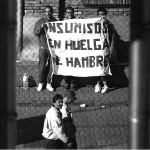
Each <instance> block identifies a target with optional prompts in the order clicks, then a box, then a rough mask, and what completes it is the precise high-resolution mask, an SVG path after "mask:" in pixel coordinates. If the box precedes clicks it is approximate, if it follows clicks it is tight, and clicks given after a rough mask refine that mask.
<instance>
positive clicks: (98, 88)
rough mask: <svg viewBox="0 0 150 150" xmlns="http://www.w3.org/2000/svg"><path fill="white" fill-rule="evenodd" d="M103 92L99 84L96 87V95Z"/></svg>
mask: <svg viewBox="0 0 150 150" xmlns="http://www.w3.org/2000/svg"><path fill="white" fill-rule="evenodd" d="M100 91H101V86H100V85H99V84H96V85H95V93H98V92H100Z"/></svg>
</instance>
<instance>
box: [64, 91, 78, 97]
mask: <svg viewBox="0 0 150 150" xmlns="http://www.w3.org/2000/svg"><path fill="white" fill-rule="evenodd" d="M64 97H70V98H71V97H74V98H75V97H76V94H75V92H74V91H73V90H67V91H66V92H65V93H64Z"/></svg>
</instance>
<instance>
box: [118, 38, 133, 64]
mask: <svg viewBox="0 0 150 150" xmlns="http://www.w3.org/2000/svg"><path fill="white" fill-rule="evenodd" d="M129 46H130V42H129V41H127V42H126V41H123V40H121V39H117V45H116V52H117V59H118V62H119V63H129Z"/></svg>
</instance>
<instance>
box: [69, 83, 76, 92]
mask: <svg viewBox="0 0 150 150" xmlns="http://www.w3.org/2000/svg"><path fill="white" fill-rule="evenodd" d="M70 88H71V90H72V91H75V90H76V89H77V86H76V85H75V84H73V83H71V85H70Z"/></svg>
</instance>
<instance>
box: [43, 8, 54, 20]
mask: <svg viewBox="0 0 150 150" xmlns="http://www.w3.org/2000/svg"><path fill="white" fill-rule="evenodd" d="M44 11H45V15H46V17H47V18H48V20H50V19H51V17H52V14H53V7H52V6H50V5H47V6H45V9H44Z"/></svg>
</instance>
